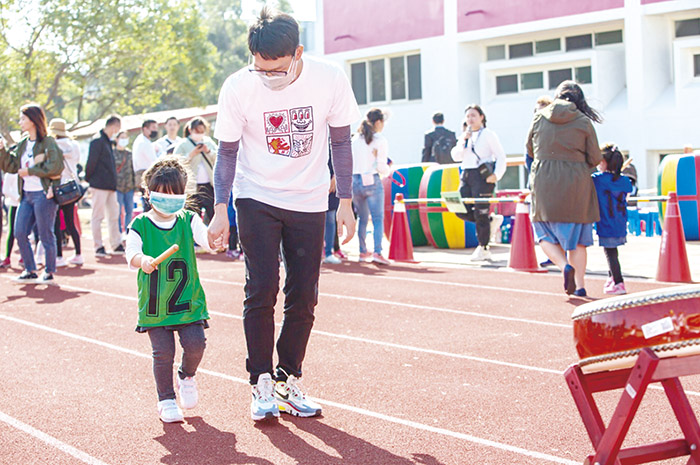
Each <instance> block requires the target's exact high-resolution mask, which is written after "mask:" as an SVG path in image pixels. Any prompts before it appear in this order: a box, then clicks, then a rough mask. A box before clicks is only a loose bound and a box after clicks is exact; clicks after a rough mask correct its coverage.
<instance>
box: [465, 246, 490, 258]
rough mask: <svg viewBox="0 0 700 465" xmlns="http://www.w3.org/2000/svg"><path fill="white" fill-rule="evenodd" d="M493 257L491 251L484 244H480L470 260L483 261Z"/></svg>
mask: <svg viewBox="0 0 700 465" xmlns="http://www.w3.org/2000/svg"><path fill="white" fill-rule="evenodd" d="M490 259H491V251H490V250H489V249H487V248H486V247H484V246H483V245H480V246H479V247H477V248H476V249H474V252H473V253H472V256H471V257H470V258H469V260H471V261H473V262H481V261H484V260H490Z"/></svg>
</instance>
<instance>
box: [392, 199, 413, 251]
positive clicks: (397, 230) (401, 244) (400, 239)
mask: <svg viewBox="0 0 700 465" xmlns="http://www.w3.org/2000/svg"><path fill="white" fill-rule="evenodd" d="M389 240H390V241H391V244H390V245H389V260H395V261H397V262H413V263H415V261H414V260H413V240H412V239H411V229H410V228H409V227H408V215H407V214H406V204H405V203H404V202H403V194H396V201H395V202H394V214H393V215H392V216H391V232H390V233H389Z"/></svg>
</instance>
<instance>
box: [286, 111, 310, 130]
mask: <svg viewBox="0 0 700 465" xmlns="http://www.w3.org/2000/svg"><path fill="white" fill-rule="evenodd" d="M289 117H290V119H291V120H292V132H312V131H313V130H314V113H313V109H312V108H311V107H301V108H292V109H291V110H289Z"/></svg>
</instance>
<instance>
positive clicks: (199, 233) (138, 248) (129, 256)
mask: <svg viewBox="0 0 700 465" xmlns="http://www.w3.org/2000/svg"><path fill="white" fill-rule="evenodd" d="M152 211H153V210H151V211H150V212H148V213H145V215H146V216H147V217H148V219H149V220H151V221H152V222H153V224H155V225H156V226H158V227H159V228H160V229H172V227H173V226H175V221H176V219H177V218H173V219H172V220H170V221H159V220H156V219H155V218H154V215H153V213H152ZM191 224H192V236H193V237H194V242H195V243H196V244H197V245H199V246H200V247H202V248H204V249H205V250H206V251H207V252H213V250H212V249H211V248H210V247H209V238H208V236H207V226H206V225H205V224H204V221H202V219H201V218H200V217H199V216H197V215H194V216H193V217H192V223H191ZM140 253H143V240H142V239H141V236H139V234H138V233H137V232H136V231H133V230H132V229H129V232H128V233H127V235H126V262H127V263H128V264H129V269H130V270H138V269H139V267H134V266H132V265H131V260H133V258H134V257H135V256H136V255H138V254H140ZM153 258H156V257H153Z"/></svg>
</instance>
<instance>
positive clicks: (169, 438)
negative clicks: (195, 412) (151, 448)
mask: <svg viewBox="0 0 700 465" xmlns="http://www.w3.org/2000/svg"><path fill="white" fill-rule="evenodd" d="M185 421H186V422H187V424H189V425H190V426H192V427H194V429H195V430H194V431H187V430H186V429H185V428H184V427H183V425H182V424H181V423H163V433H164V434H163V435H162V436H158V437H157V438H154V439H155V440H156V441H158V442H159V443H161V444H162V445H163V447H165V448H166V449H167V450H168V452H169V454H167V455H165V456H163V457H162V458H161V459H160V463H165V464H173V465H174V464H185V463H187V464H197V465H229V464H232V465H234V464H257V465H275V464H274V463H273V462H270V461H269V460H266V459H263V458H260V457H251V456H250V455H248V454H245V453H243V452H238V451H236V435H235V434H233V433H229V432H226V431H221V430H219V429H216V428H214V427H213V426H211V425H210V424H208V423H207V422H206V421H204V420H203V419H202V417H185Z"/></svg>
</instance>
